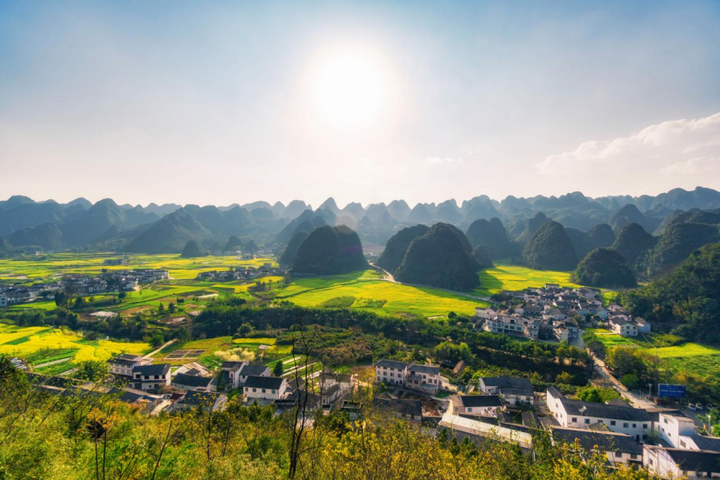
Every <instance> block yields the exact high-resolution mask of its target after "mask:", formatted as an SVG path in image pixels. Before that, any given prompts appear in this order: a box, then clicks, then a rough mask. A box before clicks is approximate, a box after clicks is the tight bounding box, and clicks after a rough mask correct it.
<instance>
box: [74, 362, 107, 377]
mask: <svg viewBox="0 0 720 480" xmlns="http://www.w3.org/2000/svg"><path fill="white" fill-rule="evenodd" d="M106 374H107V363H105V362H103V361H102V360H86V361H84V362H80V363H78V366H77V372H75V377H76V378H80V379H82V380H89V381H91V382H97V381H99V380H102V379H103V377H105V375H106Z"/></svg>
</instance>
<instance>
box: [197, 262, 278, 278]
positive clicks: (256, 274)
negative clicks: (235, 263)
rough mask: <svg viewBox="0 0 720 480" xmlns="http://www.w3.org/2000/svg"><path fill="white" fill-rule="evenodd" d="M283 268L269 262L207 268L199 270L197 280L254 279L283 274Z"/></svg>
mask: <svg viewBox="0 0 720 480" xmlns="http://www.w3.org/2000/svg"><path fill="white" fill-rule="evenodd" d="M284 274H285V270H283V269H281V268H278V267H273V266H272V264H271V263H263V265H262V266H261V267H257V268H256V267H234V268H230V269H229V270H209V271H207V272H200V273H198V275H197V279H198V280H212V281H216V282H230V281H234V280H254V279H256V278H261V277H267V276H268V275H278V276H281V275H284Z"/></svg>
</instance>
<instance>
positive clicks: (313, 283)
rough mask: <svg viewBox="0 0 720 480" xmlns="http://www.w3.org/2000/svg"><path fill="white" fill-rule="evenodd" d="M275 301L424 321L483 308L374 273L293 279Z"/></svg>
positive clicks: (453, 295) (471, 301)
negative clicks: (422, 317) (418, 318)
mask: <svg viewBox="0 0 720 480" xmlns="http://www.w3.org/2000/svg"><path fill="white" fill-rule="evenodd" d="M275 298H277V299H282V300H287V301H290V302H292V303H295V304H296V305H299V306H301V307H320V306H326V307H350V308H362V309H366V310H369V311H373V312H376V313H380V314H411V315H419V316H425V317H430V316H445V315H447V314H448V313H450V312H455V313H462V314H465V315H474V313H475V307H479V306H486V305H487V304H486V303H485V302H482V301H479V300H475V299H472V298H468V297H466V296H463V295H462V294H459V293H451V292H446V291H444V290H439V289H436V288H430V287H412V286H409V285H400V284H396V283H391V282H387V281H385V280H382V279H381V277H380V275H379V274H378V273H377V272H376V271H374V270H365V271H359V272H353V273H350V274H346V275H333V276H325V277H312V278H299V279H295V280H293V282H292V283H291V284H290V285H289V286H287V287H286V288H284V289H282V290H280V291H278V292H277V293H276V295H275Z"/></svg>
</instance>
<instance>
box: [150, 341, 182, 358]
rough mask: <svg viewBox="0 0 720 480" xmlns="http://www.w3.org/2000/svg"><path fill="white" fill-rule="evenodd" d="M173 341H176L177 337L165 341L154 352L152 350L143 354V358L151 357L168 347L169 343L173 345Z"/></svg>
mask: <svg viewBox="0 0 720 480" xmlns="http://www.w3.org/2000/svg"><path fill="white" fill-rule="evenodd" d="M173 343H175V339H174V338H173V339H172V340H169V341H167V342H165V343H164V344H163V345H161V346H160V347H159V348H158V349H157V350H153V351H152V352H150V353H148V354H147V355H145V356H143V358H150V357H152V356H153V355H155V354H156V353H158V352H159V351H160V350H162V349H163V348H165V347H167V346H168V345H172V344H173Z"/></svg>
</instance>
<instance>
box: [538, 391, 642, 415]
mask: <svg viewBox="0 0 720 480" xmlns="http://www.w3.org/2000/svg"><path fill="white" fill-rule="evenodd" d="M548 392H549V393H550V394H551V395H553V396H554V397H559V398H560V401H561V402H562V404H563V406H564V407H565V411H566V412H567V413H568V415H577V416H581V417H595V418H609V419H612V420H623V421H631V422H650V421H651V420H652V417H651V416H650V414H649V413H648V412H647V411H645V410H641V409H639V408H633V407H621V406H618V405H605V404H604V403H594V402H582V401H580V400H570V399H568V398H567V397H565V395H563V394H561V393H560V392H559V391H558V390H557V389H556V388H555V387H550V388H548Z"/></svg>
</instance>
